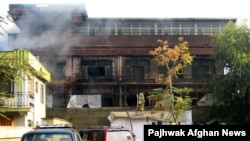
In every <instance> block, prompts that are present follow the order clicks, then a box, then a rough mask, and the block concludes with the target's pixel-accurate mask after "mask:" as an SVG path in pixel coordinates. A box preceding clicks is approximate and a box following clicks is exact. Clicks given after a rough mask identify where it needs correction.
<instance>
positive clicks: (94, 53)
mask: <svg viewBox="0 0 250 141" xmlns="http://www.w3.org/2000/svg"><path fill="white" fill-rule="evenodd" d="M64 6H65V5H60V6H58V5H53V6H48V7H46V8H44V7H43V8H41V7H37V6H35V5H18V4H17V5H16V4H12V5H10V7H9V10H10V11H9V13H10V14H11V15H12V16H14V17H16V18H15V22H16V24H17V25H18V27H19V28H20V29H21V33H20V34H10V35H9V46H10V47H12V48H20V47H23V48H26V49H29V50H30V51H31V52H32V53H33V54H34V55H35V56H38V57H39V59H40V61H41V62H43V63H44V65H45V66H46V68H48V69H49V71H50V72H51V74H52V81H51V83H50V84H49V85H47V87H48V89H47V94H48V95H47V99H49V100H50V101H49V102H48V103H47V107H50V108H67V107H68V108H69V107H85V106H87V107H88V106H90V107H91V106H92V107H129V106H136V105H137V94H138V93H139V91H140V90H144V92H145V96H147V95H149V93H150V92H151V91H152V89H153V88H157V87H164V86H165V84H161V83H157V82H156V81H155V78H156V77H157V76H158V75H159V74H166V69H165V68H164V67H160V66H158V65H157V64H156V63H155V62H153V61H152V57H151V56H150V55H149V51H150V50H152V49H154V48H155V47H157V40H158V39H162V40H168V42H169V43H170V46H174V45H176V44H177V43H178V37H180V36H181V37H183V38H184V40H186V41H188V43H189V47H190V52H191V54H192V55H194V56H195V59H194V61H193V63H192V65H191V66H189V67H187V68H185V70H184V74H183V75H182V76H181V78H179V79H178V80H175V81H174V86H175V87H191V88H193V90H194V91H192V92H191V93H190V95H191V96H192V97H193V98H194V100H193V105H196V103H197V101H198V100H199V99H200V98H201V97H203V96H204V95H205V89H204V88H205V83H206V80H207V78H208V77H209V75H210V74H211V73H213V72H214V69H215V68H214V61H213V60H212V59H211V57H210V56H211V54H212V47H213V43H212V39H213V36H214V35H216V34H217V33H219V32H220V31H221V30H222V29H223V26H224V25H225V24H226V23H227V22H229V21H236V19H233V18H223V19H217V18H215V19H211V18H180V19H179V18H163V19H158V18H155V19H152V18H151V19H145V18H141V19H140V18H137V19H133V18H91V17H88V16H87V11H86V9H85V6H84V5H81V6H79V5H78V6H72V5H66V7H71V8H70V10H69V11H67V10H64V11H60V10H56V9H57V8H58V7H64ZM64 9H65V8H64ZM58 11H60V12H58ZM146 106H152V103H151V101H149V100H147V102H146Z"/></svg>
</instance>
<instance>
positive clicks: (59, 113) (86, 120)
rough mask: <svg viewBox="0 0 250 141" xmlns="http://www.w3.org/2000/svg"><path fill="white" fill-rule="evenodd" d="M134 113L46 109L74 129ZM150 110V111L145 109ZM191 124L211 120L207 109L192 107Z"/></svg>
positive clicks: (111, 109) (104, 123) (119, 109)
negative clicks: (115, 113) (117, 114)
mask: <svg viewBox="0 0 250 141" xmlns="http://www.w3.org/2000/svg"><path fill="white" fill-rule="evenodd" d="M126 110H129V111H134V110H136V108H133V107H130V108H124V107H112V108H69V109H66V108H48V109H47V111H46V112H47V117H49V118H51V117H55V118H62V119H66V120H68V121H70V122H71V123H72V125H73V126H74V127H75V128H86V127H89V126H95V125H99V126H101V125H103V126H108V125H110V121H109V120H108V118H107V117H108V115H109V114H110V112H114V111H126ZM147 110H150V109H147ZM192 118H193V123H194V124H195V123H205V122H207V121H209V120H211V117H210V116H209V108H208V107H193V109H192Z"/></svg>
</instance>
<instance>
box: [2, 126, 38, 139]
mask: <svg viewBox="0 0 250 141" xmlns="http://www.w3.org/2000/svg"><path fill="white" fill-rule="evenodd" d="M31 130H33V129H32V128H28V127H22V126H0V141H15V140H19V141H20V138H21V137H22V135H23V134H24V133H26V132H28V131H31Z"/></svg>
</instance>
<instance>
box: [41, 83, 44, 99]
mask: <svg viewBox="0 0 250 141" xmlns="http://www.w3.org/2000/svg"><path fill="white" fill-rule="evenodd" d="M44 98H45V95H44V86H43V85H41V103H44Z"/></svg>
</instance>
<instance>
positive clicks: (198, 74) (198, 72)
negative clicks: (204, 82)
mask: <svg viewBox="0 0 250 141" xmlns="http://www.w3.org/2000/svg"><path fill="white" fill-rule="evenodd" d="M214 71H215V67H214V61H213V60H209V59H199V60H194V62H193V63H192V78H208V77H209V75H210V74H211V73H213V72H214Z"/></svg>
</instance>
